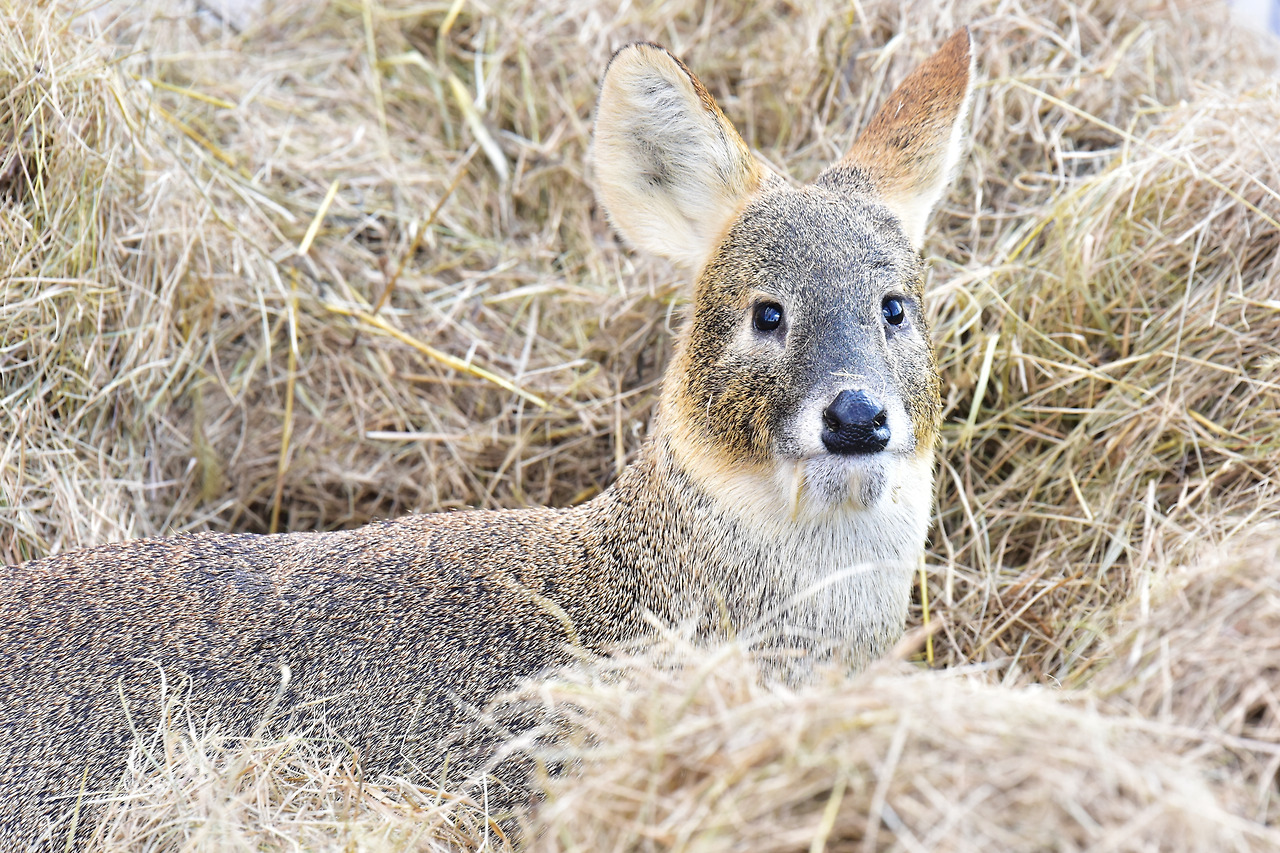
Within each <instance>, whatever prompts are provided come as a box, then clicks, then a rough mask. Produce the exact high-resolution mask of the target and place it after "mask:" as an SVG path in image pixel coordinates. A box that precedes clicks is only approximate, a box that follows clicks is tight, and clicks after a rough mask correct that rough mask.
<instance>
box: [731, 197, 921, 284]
mask: <svg viewBox="0 0 1280 853" xmlns="http://www.w3.org/2000/svg"><path fill="white" fill-rule="evenodd" d="M719 254H720V256H721V258H719V259H717V260H721V259H723V260H728V259H729V258H733V259H734V261H736V263H735V265H742V266H749V267H751V268H753V269H754V270H756V271H757V272H758V275H760V276H761V277H763V278H765V279H769V280H772V281H773V282H775V283H776V284H778V285H780V286H788V285H790V286H798V285H801V284H802V283H803V282H805V281H813V280H816V281H819V282H832V281H846V282H848V281H851V280H865V279H867V278H870V277H875V278H879V277H881V275H885V274H888V275H890V276H894V275H896V276H898V277H900V278H902V279H903V280H904V282H903V283H904V284H906V283H909V281H910V280H912V279H914V278H915V277H916V272H917V270H918V268H919V262H920V259H919V255H918V254H917V253H916V252H915V251H914V250H913V249H912V248H911V244H910V243H909V242H908V241H907V237H906V235H905V234H904V233H903V231H902V227H901V225H900V224H899V223H898V220H897V218H896V217H895V216H894V215H893V214H892V213H890V212H889V210H888V209H887V208H885V207H884V206H882V205H880V204H878V203H877V202H875V201H874V200H872V199H869V198H866V197H864V196H859V195H850V194H845V193H839V192H831V191H829V190H826V189H823V188H820V187H805V188H804V189H801V190H793V189H790V188H787V189H782V190H777V191H774V192H769V193H766V194H764V195H762V196H761V197H759V198H757V199H756V200H754V201H753V202H752V203H751V204H749V205H748V206H747V207H746V208H745V209H744V210H743V212H742V214H741V216H740V217H739V218H738V221H737V222H736V223H735V224H734V225H733V227H732V228H730V230H729V233H728V235H726V238H725V241H724V243H723V244H722V245H721V247H720V253H719ZM760 283H761V284H764V283H765V282H760Z"/></svg>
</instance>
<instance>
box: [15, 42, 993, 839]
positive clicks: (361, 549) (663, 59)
mask: <svg viewBox="0 0 1280 853" xmlns="http://www.w3.org/2000/svg"><path fill="white" fill-rule="evenodd" d="M957 39H961V36H959V35H958V36H957V37H956V38H953V39H952V40H951V41H950V42H948V43H947V46H946V47H944V49H943V51H944V54H945V55H944V56H943V60H941V63H942V64H941V66H939V67H941V68H943V69H944V71H945V70H946V69H950V70H949V71H946V73H950V74H953V75H954V76H955V77H956V79H954V80H952V79H946V80H941V81H939V80H937V79H936V77H937V74H938V73H942V72H936V73H935V72H930V74H929V75H926V76H925V78H924V83H922V82H921V81H920V79H917V78H918V77H919V75H917V76H916V77H913V78H910V79H909V80H908V83H909V84H910V86H909V87H908V89H909V91H908V92H907V93H906V94H905V95H902V96H901V97H900V96H899V95H897V94H895V96H893V98H891V103H897V104H898V105H899V106H898V107H895V109H897V110H898V112H899V113H900V114H901V113H904V112H905V113H906V114H911V113H912V110H917V112H916V113H915V114H916V115H917V118H918V120H919V122H920V123H921V127H924V128H926V129H927V130H928V132H929V133H930V134H932V135H933V136H937V135H938V133H940V132H941V129H942V128H941V125H939V124H938V121H936V120H935V114H942V113H945V114H947V115H950V116H951V118H952V120H953V121H954V120H958V117H959V116H960V115H962V114H963V109H964V106H963V103H955V102H956V101H962V100H963V99H964V98H965V97H967V92H968V88H969V76H968V64H967V57H968V39H967V36H964V37H963V39H962V40H961V41H957ZM960 44H962V47H963V59H964V61H963V62H961V61H960V59H957V58H956V57H957V56H959V54H958V53H957V51H959V50H960V48H958V47H957V45H960ZM936 64H937V62H936V61H935V65H936ZM926 67H929V66H928V64H927V63H926ZM913 80H914V81H916V82H914V83H913V82H912V81H913ZM931 81H932V82H931ZM926 83H927V84H928V85H925V84H926ZM906 85H907V84H904V86H906ZM922 86H923V87H924V88H923V89H922V88H921V87H922ZM934 86H937V87H938V89H937V91H943V92H944V95H941V96H938V97H934V95H933V92H934V91H935V89H934V88H932V87H934ZM913 87H914V88H913ZM636 99H639V101H640V102H643V103H641V104H639V106H642V107H645V108H646V109H649V108H652V109H653V110H656V111H657V114H655V115H650V114H648V113H646V114H644V115H637V114H636V113H635V110H636V109H637V108H638V106H637V103H635V102H634V101H636ZM894 99H897V100H896V101H895V100H894ZM917 101H919V103H918V104H917V103H916V102H917ZM904 103H905V107H903V106H902V105H903V104H904ZM646 104H647V106H646ZM913 104H914V106H913ZM917 108H919V109H917ZM920 109H922V110H923V112H920V111H919V110H920ZM664 110H666V111H669V112H670V115H667V114H664V113H663V111H664ZM939 111H941V112H939ZM884 125H885V122H884V121H882V120H881V117H880V116H877V119H876V120H875V121H873V122H872V128H873V129H877V128H881V127H882V126H884ZM673 126H674V127H678V128H681V129H682V131H681V132H682V133H683V132H684V131H689V133H690V134H691V136H689V137H688V138H685V137H684V136H681V138H679V139H676V138H673V137H672V136H671V135H670V133H668V129H669V128H670V127H673ZM935 131H937V132H938V133H935ZM879 132H880V131H879V130H876V133H879ZM948 132H949V133H951V134H952V135H954V133H955V131H954V130H952V131H948ZM895 138H896V137H895ZM896 144H897V143H894V145H896ZM597 145H598V147H597V152H596V155H597V168H598V171H599V172H600V174H601V196H602V198H603V199H604V200H605V203H606V206H607V207H608V208H609V210H610V212H611V215H612V216H613V217H614V219H615V222H616V223H617V224H618V226H619V228H620V230H622V231H623V232H624V234H626V235H627V236H628V238H629V239H632V240H636V241H637V242H640V243H642V244H645V245H650V246H657V247H658V250H659V251H662V250H663V247H664V246H666V244H665V243H664V242H663V241H664V239H665V238H664V236H663V235H664V234H665V233H666V232H667V230H669V229H677V228H678V227H679V226H680V225H681V222H683V221H685V219H686V218H687V216H688V211H687V210H684V209H682V208H681V205H682V204H686V203H688V204H692V205H694V206H695V207H696V208H697V209H698V210H700V211H702V213H701V214H699V216H702V215H703V214H705V215H706V216H709V217H710V218H709V219H706V220H705V221H700V222H699V223H698V225H699V228H700V231H699V233H698V234H696V235H695V239H692V240H689V241H685V242H683V243H680V244H679V245H674V246H673V247H671V249H670V254H671V256H672V257H673V258H674V259H676V260H677V261H678V262H682V263H686V264H687V265H689V266H691V267H693V268H694V269H697V270H698V271H699V272H698V275H697V279H696V284H695V291H694V310H693V316H692V318H691V321H690V323H689V325H688V329H687V330H686V332H685V334H684V335H683V337H682V339H681V342H680V344H679V352H678V354H677V357H676V359H675V361H674V364H673V367H672V369H671V371H670V372H669V374H668V376H667V378H666V384H665V386H664V395H663V401H662V406H661V410H660V414H659V416H658V418H657V421H656V423H655V424H654V428H653V435H652V437H651V439H650V441H649V442H648V443H647V444H646V445H645V447H644V448H643V450H642V451H641V454H640V457H639V459H638V460H637V461H636V462H635V463H634V464H633V465H632V466H631V467H630V468H628V469H627V470H626V471H625V472H624V473H623V474H622V475H621V477H620V478H619V480H618V482H617V483H616V484H615V485H614V486H613V487H612V488H611V489H609V490H608V491H607V492H606V493H604V494H603V495H601V496H600V497H598V498H597V499H595V500H593V501H591V502H590V503H587V504H584V505H582V506H578V507H574V508H571V509H562V510H555V509H529V510H512V511H504V512H468V513H451V514H441V515H428V516H412V517H409V518H402V519H399V520H396V521H385V522H379V523H376V524H371V525H369V526H367V527H364V528H361V529H359V530H354V531H346V532H336V533H319V534H317V533H294V534H286V535H280V536H269V537H257V536H247V535H222V534H204V535H198V536H183V537H176V538H172V539H163V540H147V541H139V542H131V543H125V544H121V545H108V546H104V547H100V548H95V549H91V550H86V551H78V552H73V553H69V554H63V555H60V556H56V557H51V558H48V559H45V560H40V561H36V562H32V563H28V564H26V565H22V566H18V567H14V568H9V569H6V570H5V575H4V580H3V583H2V584H0V848H3V849H13V848H15V847H18V846H19V845H21V844H23V843H28V842H30V841H31V840H32V839H33V838H38V837H41V838H43V839H44V840H43V841H41V842H40V843H41V844H44V845H46V846H54V845H57V846H61V845H62V844H64V843H65V840H66V833H67V832H68V815H69V814H70V813H71V812H72V811H73V810H75V809H76V808H77V807H79V808H80V809H81V811H82V816H81V817H80V821H81V826H82V827H83V826H86V825H91V822H92V817H93V815H94V811H95V810H94V802H95V801H96V797H95V794H96V792H99V791H104V790H106V791H109V790H110V789H111V788H112V787H113V786H114V785H115V784H116V783H117V782H118V780H119V778H120V774H121V772H122V769H123V760H124V757H125V755H126V754H127V752H128V750H129V748H130V745H131V743H133V741H134V739H135V737H137V736H142V737H143V738H144V741H145V738H146V736H147V734H148V733H149V732H151V731H152V730H153V729H154V727H155V725H156V722H157V721H158V720H159V718H160V716H161V715H162V714H163V713H164V712H165V708H166V700H167V699H168V698H172V697H173V696H174V695H179V696H180V697H181V698H182V699H183V701H184V702H185V707H186V709H187V711H188V712H189V713H190V714H191V717H192V719H193V720H194V721H195V724H196V725H197V726H198V727H214V728H217V729H218V730H219V731H221V732H223V733H227V734H232V735H249V734H250V733H252V732H254V731H256V730H259V729H265V730H266V731H281V732H283V731H288V730H296V729H299V728H303V729H310V730H317V729H318V730H319V731H321V732H323V733H325V734H326V735H328V736H330V737H332V738H333V739H334V742H335V743H341V744H345V747H346V748H347V749H349V750H350V754H351V755H352V756H354V757H355V758H357V759H358V761H359V763H360V766H361V769H362V771H363V772H364V773H365V774H368V775H376V774H380V773H388V772H394V773H412V774H417V775H425V776H432V775H434V774H437V773H440V772H442V770H443V768H444V767H445V764H446V762H447V763H448V767H449V768H450V778H451V779H452V780H456V779H457V778H458V774H459V773H467V772H472V771H474V770H477V769H484V767H485V766H486V764H485V762H486V760H487V759H488V757H489V756H490V755H491V754H492V752H493V748H494V746H495V744H496V742H497V741H498V740H499V739H500V736H501V733H500V732H495V731H490V730H486V729H485V728H484V727H483V726H481V725H478V724H477V720H478V709H480V708H482V707H483V706H484V705H485V703H486V702H488V701H489V700H490V699H491V698H492V697H494V696H495V694H498V693H501V692H503V691H505V690H507V689H508V688H510V687H512V686H513V685H514V684H515V682H516V681H517V680H518V679H519V678H521V677H525V676H532V675H536V674H537V673H539V672H541V671H543V670H545V669H547V668H549V667H553V666H555V665H558V664H560V663H562V662H564V661H566V660H568V659H569V656H570V650H571V649H572V648H573V647H575V646H577V647H582V648H586V649H589V650H593V651H602V650H607V649H608V648H609V647H610V646H611V645H613V644H615V643H617V642H619V641H623V640H627V639H631V638H634V637H636V636H639V635H641V634H642V633H643V631H644V625H645V621H644V615H645V614H646V613H653V614H656V615H657V616H658V617H659V618H661V619H664V620H669V621H675V620H681V619H684V618H686V617H688V616H690V615H697V614H699V613H701V612H703V611H704V610H706V608H708V607H712V608H713V610H719V609H720V608H723V612H724V614H725V615H726V616H727V617H728V624H729V626H730V630H733V631H740V632H743V633H744V634H746V635H748V636H751V637H754V638H756V639H759V640H763V641H767V642H770V643H782V644H785V645H789V646H798V647H801V648H804V649H807V650H809V651H810V652H811V653H812V654H813V655H815V656H835V657H838V658H840V659H843V660H845V661H847V662H848V664H849V665H850V666H852V667H861V666H863V665H865V664H866V663H867V662H868V661H869V660H871V659H873V658H874V657H875V656H877V655H880V654H883V653H884V652H885V651H886V650H887V649H888V648H889V647H890V646H891V645H892V644H893V643H894V642H895V641H896V640H897V638H898V636H899V635H900V634H901V631H902V625H903V620H904V617H905V610H906V603H907V597H908V594H909V590H910V572H911V569H912V568H913V567H914V565H915V562H916V561H918V559H919V558H920V555H921V553H922V548H923V537H924V529H925V525H926V524H927V518H928V508H929V501H930V495H931V492H932V480H931V466H932V454H933V452H934V447H935V443H936V439H937V420H938V414H939V410H940V403H939V399H938V380H937V376H936V371H935V369H934V362H933V355H932V352H931V349H930V347H929V344H928V329H927V327H926V325H925V320H924V315H923V313H922V311H921V309H920V302H921V299H922V298H923V293H922V292H921V288H922V285H921V281H922V279H921V272H922V267H921V262H920V259H919V256H918V255H917V254H916V251H917V249H918V246H917V245H915V244H914V241H912V240H911V239H910V238H909V236H908V235H907V234H906V233H905V232H904V228H903V223H902V219H901V216H900V214H899V212H898V211H897V210H896V209H895V204H897V203H898V201H900V199H899V200H895V199H891V198H887V197H886V196H885V194H884V193H882V192H879V191H878V189H877V188H878V187H879V186H880V185H881V184H882V183H884V180H885V179H884V170H885V169H886V168H888V167H886V166H883V165H875V164H882V163H885V162H889V161H888V160H886V159H885V157H888V156H889V155H885V157H881V158H880V159H867V158H866V157H864V156H863V155H865V154H866V152H868V151H871V150H873V149H874V148H875V145H876V143H875V140H870V141H868V140H865V139H864V140H860V141H859V143H857V144H855V146H854V151H855V152H862V154H859V156H858V157H855V158H854V159H853V160H852V161H850V160H849V159H848V158H846V161H842V162H841V163H840V164H837V165H836V166H835V167H833V168H832V170H829V172H828V173H827V174H825V175H824V176H823V177H822V178H821V179H820V180H819V181H818V182H817V183H816V184H815V185H814V186H811V187H806V188H803V189H799V190H797V189H792V188H790V187H788V186H786V185H785V184H784V183H783V182H782V181H781V180H778V179H776V178H773V177H772V176H766V173H765V172H764V171H763V170H762V169H760V167H759V166H758V165H757V164H755V162H754V161H753V160H751V158H750V155H749V153H748V152H747V149H746V146H745V145H744V144H743V143H742V141H741V139H740V138H739V137H738V136H737V133H736V131H734V130H733V128H732V126H731V125H729V123H728V121H727V120H726V119H725V118H724V116H723V114H722V113H720V111H719V108H718V107H716V105H715V102H714V100H713V99H712V98H711V96H710V94H709V93H707V91H706V89H705V88H703V87H702V85H701V84H700V83H698V82H697V81H696V79H695V78H694V77H693V76H692V75H691V74H690V73H689V72H688V69H686V68H685V67H684V66H683V65H682V64H680V63H679V62H678V61H676V60H674V58H673V57H670V55H669V54H666V53H665V51H663V50H662V49H661V48H657V47H655V46H652V45H642V46H631V47H629V48H624V49H623V50H622V51H620V52H619V54H618V56H617V58H615V61H614V63H613V64H612V65H611V66H610V70H609V74H608V75H607V79H606V81H605V83H604V84H603V86H602V93H601V105H600V111H599V115H598V119H597ZM930 146H932V147H930ZM898 147H902V146H898ZM908 147H910V146H908ZM946 147H947V146H946V144H945V143H942V142H938V141H937V140H936V139H935V140H934V142H933V143H930V142H929V140H927V139H926V140H925V141H924V142H923V143H921V145H919V146H915V147H914V148H912V149H911V151H912V153H911V154H910V157H909V158H908V159H909V160H910V165H911V167H912V168H918V169H920V170H923V172H926V173H931V174H932V173H939V172H946V171H949V170H950V169H951V168H952V167H953V165H954V164H953V163H951V162H950V161H949V160H948V157H949V156H951V155H950V154H948V151H949V150H950V149H949V148H947V150H943V148H946ZM951 147H954V146H951ZM931 152H932V153H931ZM852 156H853V155H852V154H851V157H852ZM912 180H913V179H911V178H910V177H909V176H904V177H903V178H902V181H901V183H902V184H903V185H904V186H905V185H910V184H911V183H912ZM926 183H927V181H926ZM935 195H936V194H935ZM935 201H936V197H933V198H926V199H924V200H923V201H921V200H919V199H911V200H909V202H910V204H915V205H917V206H918V205H919V204H924V205H925V206H926V207H931V206H932V204H933V203H934V202H935ZM619 205H622V206H621V207H620V206H619ZM633 214H635V215H634V216H633ZM664 217H665V218H664ZM671 217H677V218H679V221H672V220H671ZM886 295H896V296H898V297H901V298H902V299H904V300H905V301H906V302H907V304H908V319H907V320H906V321H905V322H904V323H903V324H902V325H900V326H895V327H893V328H889V327H887V326H886V325H885V321H884V320H883V319H882V317H881V305H882V301H883V299H884V298H885V296H886ZM761 299H768V300H773V301H776V302H778V303H779V304H781V305H783V306H784V307H785V311H786V318H787V320H786V325H785V326H784V327H782V328H781V330H780V331H779V332H778V333H777V334H776V335H763V334H759V333H758V330H757V331H753V326H752V325H751V324H752V320H751V316H752V311H753V306H755V305H757V304H758V303H759V302H760V300H761ZM846 388H866V389H869V390H872V391H874V392H875V393H877V394H879V395H881V396H884V397H885V398H886V399H887V400H888V401H889V403H890V406H889V412H890V414H891V415H892V418H891V420H890V424H891V426H892V427H893V428H894V431H895V432H894V434H895V439H894V442H893V443H891V444H890V445H889V447H888V448H887V449H886V450H885V451H883V452H881V453H878V454H874V455H873V456H869V457H858V458H850V457H847V456H840V457H839V458H830V457H832V454H828V453H825V452H823V451H822V449H821V446H820V445H819V447H818V450H817V451H814V450H813V445H814V441H815V440H816V439H815V437H814V434H813V432H812V427H813V424H815V423H818V422H817V421H816V420H815V418H816V417H817V416H816V414H814V413H815V412H818V411H821V407H822V406H823V405H825V404H826V402H829V401H830V400H831V399H832V398H833V396H834V395H835V394H837V393H838V392H839V391H840V390H841V389H846ZM507 781H515V782H516V783H517V789H518V782H519V780H518V778H515V779H513V778H512V777H508V778H507ZM82 791H83V792H88V793H87V796H84V797H81V796H80V795H81V792H82ZM78 804H79V806H78Z"/></svg>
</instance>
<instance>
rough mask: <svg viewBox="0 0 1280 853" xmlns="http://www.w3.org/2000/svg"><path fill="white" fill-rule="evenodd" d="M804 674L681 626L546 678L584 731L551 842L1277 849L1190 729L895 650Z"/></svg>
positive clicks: (554, 783)
mask: <svg viewBox="0 0 1280 853" xmlns="http://www.w3.org/2000/svg"><path fill="white" fill-rule="evenodd" d="M831 675H832V676H833V677H832V678H831V679H830V680H829V681H828V683H826V684H823V685H821V686H816V687H806V688H802V689H800V690H797V691H795V692H792V691H789V690H786V689H783V688H777V687H774V688H765V687H761V686H760V685H759V683H758V680H757V673H756V670H755V668H754V666H753V665H752V663H751V661H749V660H748V659H747V656H746V655H744V654H743V653H742V652H741V651H740V650H739V649H736V648H734V647H732V646H729V647H725V648H722V649H719V650H716V651H713V652H711V653H707V652H703V651H698V652H695V651H692V650H691V649H690V648H688V647H687V646H686V645H684V644H683V643H681V642H680V641H679V640H669V641H668V642H667V643H666V644H665V645H664V646H663V647H660V648H658V649H657V650H651V651H649V652H648V653H646V654H644V655H641V656H636V657H625V658H622V659H619V660H611V661H605V662H602V663H600V664H599V665H598V666H597V667H595V668H593V669H590V670H588V671H587V672H585V673H575V674H574V675H573V676H572V677H570V678H567V679H565V680H564V681H560V682H555V681H552V682H548V683H546V684H544V685H543V686H542V687H541V691H540V692H541V695H542V696H543V697H544V699H545V700H546V701H548V702H549V703H551V704H552V705H553V706H556V707H558V708H560V709H561V710H562V712H563V713H564V714H565V716H566V717H567V719H568V720H569V721H570V722H571V724H572V728H573V730H575V731H576V732H578V733H580V736H581V738H582V739H581V740H580V741H579V742H578V743H577V744H576V745H574V746H571V747H569V752H568V755H569V756H571V757H572V758H573V759H574V760H576V761H577V762H578V765H577V767H576V768H575V773H574V774H573V776H571V777H568V778H565V779H562V780H557V779H552V780H548V781H547V782H546V788H547V801H546V803H545V804H544V806H543V807H542V808H541V810H540V811H539V812H538V814H537V816H536V818H537V819H536V822H535V826H534V827H533V830H534V831H535V832H536V834H537V838H538V843H537V844H535V845H533V848H534V849H538V850H582V851H586V850H623V849H628V850H630V849H655V850H681V851H717V850H724V851H728V850H752V851H808V850H824V849H825V850H832V851H838V850H849V851H856V850H861V851H872V850H934V851H967V850H1063V851H1065V850H1116V851H1120V850H1164V851H1175V850H1188V851H1191V850H1210V849H1212V850H1264V849H1273V848H1274V845H1275V844H1277V843H1280V835H1277V834H1276V833H1274V832H1273V831H1270V830H1265V829H1263V828H1262V827H1260V826H1257V825H1253V824H1250V823H1249V822H1248V821H1245V820H1242V819H1240V818H1239V817H1236V816H1235V815H1234V814H1233V811H1234V810H1235V809H1238V808H1239V807H1240V805H1241V803H1242V802H1243V801H1244V800H1246V799H1247V797H1246V794H1245V792H1244V791H1243V790H1241V787H1240V786H1239V785H1238V784H1237V783H1235V781H1234V780H1228V781H1226V782H1223V781H1221V780H1218V779H1216V778H1215V777H1214V774H1213V772H1212V770H1211V768H1210V767H1209V766H1207V765H1205V764H1197V763H1196V762H1195V761H1194V760H1192V759H1190V758H1187V757H1184V756H1182V755H1180V754H1179V752H1178V750H1179V749H1180V748H1182V747H1184V746H1185V744H1184V743H1183V742H1181V741H1180V740H1179V739H1178V738H1175V737H1173V736H1171V735H1170V734H1168V733H1163V732H1160V731H1159V730H1157V729H1155V728H1154V727H1151V726H1148V725H1145V724H1144V723H1143V722H1142V721H1140V720H1139V719H1136V718H1135V719H1125V718H1121V717H1111V716H1105V715H1103V714H1100V713H1098V712H1097V711H1095V710H1092V709H1090V708H1089V707H1088V706H1087V704H1086V703H1085V702H1083V701H1080V700H1079V699H1076V700H1074V701H1073V700H1072V699H1071V698H1070V697H1064V696H1063V695H1062V694H1061V693H1057V692H1054V691H1051V690H1047V689H1044V688H1030V689H1027V688H1024V689H1020V690H1010V689H1007V688H1000V687H993V686H990V685H987V684H984V683H983V680H984V679H982V678H972V677H966V675H965V674H964V673H963V672H961V671H953V672H950V673H918V672H916V673H913V672H910V671H907V672H905V673H904V672H902V671H900V670H897V669H896V668H895V667H891V666H883V667H881V668H880V669H879V670H875V671H872V672H871V673H869V674H868V675H866V676H864V677H862V678H860V679H856V680H852V681H849V680H846V679H844V678H843V677H842V676H841V675H840V674H839V673H833V674H831Z"/></svg>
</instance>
